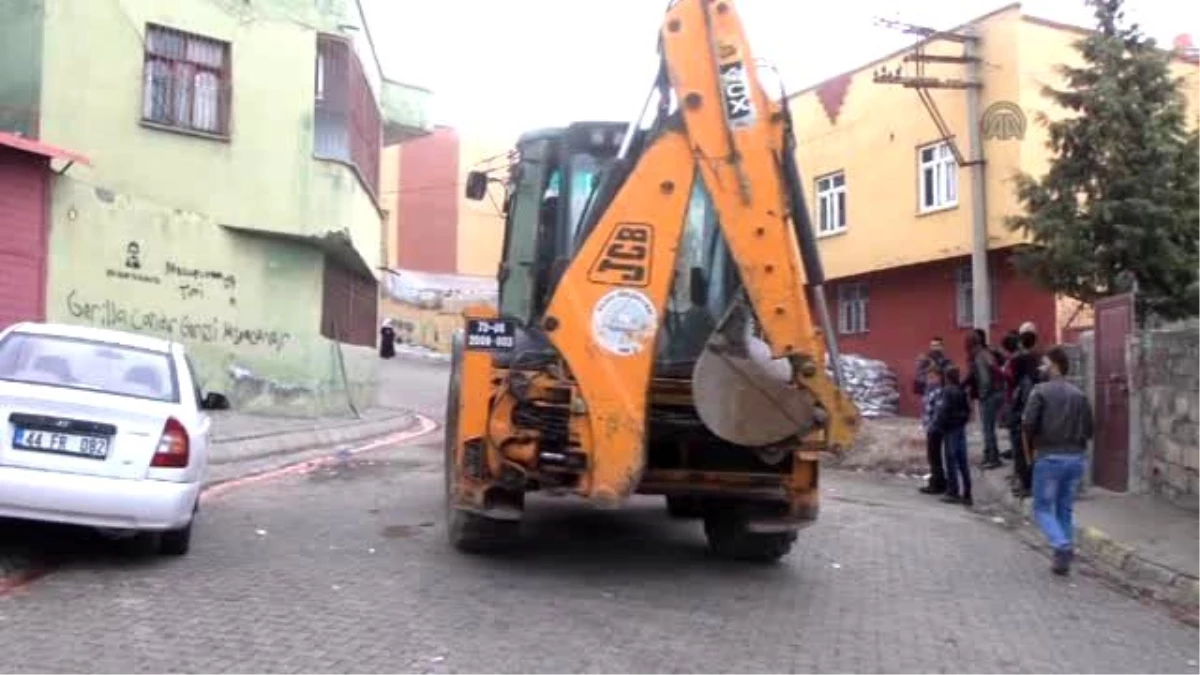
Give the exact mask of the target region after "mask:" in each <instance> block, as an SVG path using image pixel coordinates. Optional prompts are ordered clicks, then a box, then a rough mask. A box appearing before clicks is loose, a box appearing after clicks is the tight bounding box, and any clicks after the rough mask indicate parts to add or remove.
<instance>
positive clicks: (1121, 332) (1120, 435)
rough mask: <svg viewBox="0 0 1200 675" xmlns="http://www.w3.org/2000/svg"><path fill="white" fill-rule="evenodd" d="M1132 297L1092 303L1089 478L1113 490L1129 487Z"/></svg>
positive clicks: (1118, 490) (1121, 296) (1126, 295)
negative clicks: (1093, 377)
mask: <svg viewBox="0 0 1200 675" xmlns="http://www.w3.org/2000/svg"><path fill="white" fill-rule="evenodd" d="M1133 315H1134V310H1133V296H1132V295H1129V294H1123V295H1116V296H1113V297H1111V298H1105V299H1103V300H1100V301H1098V302H1096V400H1095V401H1094V409H1095V413H1096V439H1095V452H1094V455H1093V464H1094V466H1093V470H1092V474H1093V478H1094V480H1095V483H1096V485H1098V486H1100V487H1102V488H1106V489H1109V490H1116V491H1117V492H1125V491H1126V490H1128V489H1129V370H1128V364H1127V363H1126V362H1125V344H1126V341H1127V339H1128V337H1129V334H1130V333H1131V332H1132V331H1133Z"/></svg>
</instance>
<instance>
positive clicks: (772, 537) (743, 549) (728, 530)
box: [704, 509, 797, 563]
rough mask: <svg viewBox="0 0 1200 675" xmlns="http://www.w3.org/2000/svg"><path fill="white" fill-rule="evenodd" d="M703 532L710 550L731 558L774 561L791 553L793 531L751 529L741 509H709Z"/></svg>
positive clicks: (759, 561)
mask: <svg viewBox="0 0 1200 675" xmlns="http://www.w3.org/2000/svg"><path fill="white" fill-rule="evenodd" d="M704 534H705V536H706V537H707V538H708V548H709V550H711V551H712V552H713V553H715V554H717V555H719V556H721V557H723V558H730V559H733V560H742V561H746V562H758V563H773V562H777V561H778V560H779V559H780V558H783V557H784V556H785V555H787V554H788V553H790V552H791V550H792V546H793V545H794V544H795V543H796V539H797V535H796V532H794V531H792V532H751V531H750V528H749V526H748V521H747V519H746V516H745V513H744V512H739V510H736V509H729V510H727V509H710V510H709V511H708V512H707V513H706V514H705V515H704Z"/></svg>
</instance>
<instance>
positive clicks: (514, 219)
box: [466, 122, 738, 377]
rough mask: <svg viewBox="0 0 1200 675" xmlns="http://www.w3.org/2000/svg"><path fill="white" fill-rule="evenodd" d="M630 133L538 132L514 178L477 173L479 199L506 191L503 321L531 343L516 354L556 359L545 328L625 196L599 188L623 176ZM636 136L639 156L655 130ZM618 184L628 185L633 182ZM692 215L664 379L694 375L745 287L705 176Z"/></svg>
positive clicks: (669, 321)
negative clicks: (615, 201) (496, 187)
mask: <svg viewBox="0 0 1200 675" xmlns="http://www.w3.org/2000/svg"><path fill="white" fill-rule="evenodd" d="M627 129H628V125H627V123H624V122H578V123H575V124H572V125H570V126H567V127H565V128H552V129H542V130H538V131H533V132H529V133H526V134H524V135H522V136H521V137H520V139H518V141H517V148H516V149H517V157H518V159H517V160H516V161H515V162H514V163H513V164H512V165H511V166H510V167H509V175H508V177H507V180H506V181H501V180H499V179H493V178H490V177H489V176H488V175H487V174H484V173H482V172H477V171H472V172H471V173H470V174H469V175H468V177H467V190H466V192H467V197H468V198H469V199H473V200H480V199H484V198H486V195H487V192H488V187H489V184H491V183H501V182H502V183H503V184H504V188H505V192H506V196H505V200H504V216H505V223H504V246H503V259H502V260H501V262H500V269H499V273H498V279H499V282H500V314H501V316H503V317H505V318H510V319H515V320H516V321H517V322H518V323H519V325H520V327H519V329H518V336H517V341H518V343H522V342H523V343H525V344H526V346H525V348H524V349H523V348H522V347H521V346H520V345H519V346H518V347H517V348H516V349H514V350H513V351H514V354H515V353H519V352H522V351H526V352H529V351H531V349H530V347H533V345H532V344H530V342H540V343H543V344H544V348H545V349H546V350H548V352H549V354H552V353H553V350H552V349H551V348H550V347H549V343H548V342H547V341H546V340H545V337H544V336H543V335H542V334H541V330H540V328H539V325H540V321H541V318H542V316H543V313H544V312H545V309H546V306H547V305H548V304H549V303H550V299H551V297H552V295H553V293H554V289H555V288H556V287H557V285H558V280H559V278H560V277H561V276H562V274H563V272H564V271H565V270H566V268H567V265H568V264H569V263H570V261H571V259H572V257H573V256H574V254H575V252H576V251H577V250H578V248H579V247H580V245H581V244H582V242H583V240H584V239H585V238H586V236H587V233H588V232H589V231H590V230H591V228H592V227H593V226H594V225H595V219H596V218H597V217H598V216H599V214H600V213H602V212H603V211H604V209H605V207H606V206H607V202H608V201H609V200H611V198H612V196H613V194H615V191H613V190H603V191H602V190H600V189H599V188H600V187H601V184H602V181H603V178H604V176H605V174H606V173H619V172H621V171H622V168H623V167H622V165H621V164H620V163H618V162H616V158H617V155H618V152H619V151H620V147H621V143H622V141H623V140H624V136H625V133H626V130H627ZM635 134H636V135H635V137H634V138H633V139H632V147H631V150H632V153H634V154H636V152H637V148H638V146H639V145H640V144H641V143H642V142H643V141H644V136H645V132H644V131H642V130H638V131H636V132H635ZM613 178H615V179H616V182H615V185H616V186H619V185H620V184H621V183H622V182H623V181H624V178H626V176H614V177H613ZM618 189H619V188H618ZM606 193H607V194H606ZM686 217H687V223H686V225H685V228H684V231H683V235H682V237H681V240H680V249H679V257H678V261H677V264H676V269H675V281H674V283H673V285H672V289H671V294H670V296H669V298H668V301H667V307H666V312H665V316H664V318H663V330H664V331H665V333H664V334H663V335H662V336H661V339H659V341H658V345H659V346H658V355H657V359H656V365H655V372H656V374H657V375H659V376H666V377H687V376H689V375H690V373H691V368H692V366H693V364H694V363H695V360H696V358H697V357H698V355H699V353H700V350H701V349H702V348H703V346H704V344H705V342H706V341H707V340H708V337H709V335H710V334H711V332H712V330H713V327H714V326H715V325H716V323H717V321H718V320H719V319H720V317H721V316H722V315H723V314H724V312H725V310H726V308H727V307H728V306H729V303H730V302H731V301H732V299H733V294H734V291H735V289H736V288H737V287H738V277H737V270H736V266H735V265H734V262H733V259H732V256H731V255H730V253H729V250H728V247H727V246H726V244H725V240H724V237H722V236H721V230H720V228H719V227H718V224H717V217H716V212H715V210H714V208H713V205H712V201H711V199H710V198H709V195H708V192H707V190H706V189H705V188H704V183H703V181H702V180H700V178H699V176H697V177H696V180H694V181H693V189H692V195H691V201H690V203H689V206H688V210H687V216H686ZM533 350H537V351H541V349H538V348H537V347H533ZM497 356H499V357H501V358H503V357H502V356H501V355H500V354H498V355H497Z"/></svg>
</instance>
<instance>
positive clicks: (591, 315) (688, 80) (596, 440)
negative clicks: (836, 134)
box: [541, 0, 859, 506]
mask: <svg viewBox="0 0 1200 675" xmlns="http://www.w3.org/2000/svg"><path fill="white" fill-rule="evenodd" d="M661 51H662V59H663V72H664V74H665V75H666V77H667V80H668V81H667V83H666V84H667V87H668V88H669V90H670V92H673V94H674V97H675V99H676V101H677V102H678V106H679V113H678V114H676V115H671V116H669V118H660V122H659V123H658V124H657V126H656V127H654V128H652V130H651V133H650V134H649V135H648V136H647V140H646V141H645V144H644V147H642V148H640V149H639V150H638V152H637V156H636V158H635V159H634V160H632V161H631V163H630V166H629V167H628V168H627V169H626V173H625V175H624V176H623V177H621V178H620V184H619V186H618V187H616V188H615V190H614V191H613V194H612V195H611V198H610V199H606V200H604V201H602V202H600V203H598V204H597V211H596V214H597V215H595V216H594V217H593V218H592V223H594V224H593V225H592V226H591V227H590V229H589V230H588V231H587V235H586V237H585V238H584V239H583V241H582V242H581V244H580V246H579V248H578V250H577V251H576V254H575V255H574V257H573V259H572V261H571V262H570V264H569V265H568V266H567V268H566V270H565V272H564V273H563V275H562V276H561V278H560V279H559V281H558V283H557V286H556V288H555V291H554V293H553V295H552V297H551V299H550V302H549V304H548V306H547V309H546V312H545V314H544V317H543V320H542V326H541V327H542V329H543V330H544V331H545V334H546V335H547V336H548V338H549V340H550V341H551V342H552V344H553V345H554V347H555V348H556V349H557V350H558V352H559V353H560V354H561V355H562V357H563V359H564V360H565V362H566V365H567V367H568V368H569V370H570V374H571V376H572V378H573V379H574V380H575V381H576V382H577V383H578V387H579V391H580V394H581V399H582V405H583V406H586V415H584V416H583V419H586V420H587V425H586V426H587V428H586V429H584V430H582V434H581V435H583V436H585V438H584V439H583V440H584V441H585V442H584V445H585V446H587V447H589V448H590V452H589V454H590V456H591V465H590V471H589V472H588V473H587V475H586V476H584V478H583V484H581V485H580V488H581V492H582V493H584V494H587V495H589V496H590V497H591V498H592V499H594V500H596V501H598V502H600V503H607V504H610V505H614V506H615V505H616V504H617V503H619V502H620V501H621V500H623V499H624V498H625V497H627V496H628V495H629V494H630V493H631V492H632V491H633V490H634V489H635V488H636V486H637V484H638V482H639V480H640V479H641V477H642V474H643V471H644V469H645V465H644V463H645V451H644V445H645V438H646V428H647V419H646V416H647V407H648V405H647V404H648V396H649V391H650V387H651V377H652V372H653V366H654V354H655V346H656V338H657V335H658V332H659V330H660V327H661V318H662V315H663V313H664V307H665V305H666V302H667V296H668V293H669V292H670V289H671V284H672V281H673V279H674V270H675V265H676V257H677V254H678V250H679V246H680V238H681V233H682V230H683V226H684V222H685V216H686V209H687V204H688V199H689V196H690V195H691V192H692V187H693V181H695V180H702V181H703V183H704V186H705V187H706V188H707V190H708V192H709V194H710V195H711V198H712V202H713V205H714V207H715V210H716V212H717V214H718V217H719V221H720V228H721V231H722V234H723V235H724V237H725V239H726V241H727V242H728V245H729V249H730V252H731V254H732V257H733V259H734V261H735V263H736V265H737V268H738V270H739V272H740V277H741V280H742V284H743V287H744V289H745V293H746V295H747V297H748V299H749V305H750V309H751V310H752V311H753V315H754V318H755V320H756V324H757V326H758V328H759V330H760V331H761V334H762V336H763V338H764V340H765V342H766V344H767V345H768V346H769V349H770V355H771V356H772V357H774V358H776V359H786V361H787V362H788V363H790V365H791V366H792V368H791V370H792V375H791V382H790V383H789V384H790V386H791V387H793V388H794V389H795V390H798V391H802V392H805V394H806V395H807V396H809V397H810V398H811V400H812V401H813V403H814V408H815V409H816V410H818V411H819V413H818V414H816V415H813V416H811V417H810V418H809V419H810V421H812V422H813V423H812V424H805V423H804V422H801V421H798V422H797V424H796V429H795V437H796V439H797V441H799V440H800V439H811V438H812V437H813V434H814V429H813V427H815V428H816V429H817V432H818V435H819V436H821V444H822V445H823V446H824V447H829V448H837V447H848V446H849V445H850V444H851V443H852V442H853V439H854V435H855V433H856V428H857V425H858V419H859V418H858V412H857V409H856V408H855V406H854V404H853V403H852V402H851V401H850V399H849V398H848V397H846V396H845V394H844V393H843V392H842V391H841V390H840V389H839V388H838V387H837V385H836V383H835V382H834V381H833V380H832V379H831V378H829V377H828V376H827V375H826V371H825V354H826V344H825V336H824V335H823V332H822V331H821V330H820V328H819V327H818V326H817V325H816V324H815V323H814V317H813V311H812V310H811V308H810V304H809V300H808V298H807V297H806V284H807V282H808V281H809V280H808V279H807V275H806V273H805V264H804V258H803V257H802V253H801V246H802V245H808V246H812V241H811V237H809V238H805V237H803V236H801V235H799V234H797V228H796V227H794V225H793V222H802V223H804V224H807V217H806V214H803V213H796V212H794V211H796V210H797V208H800V209H802V208H803V201H802V198H800V196H799V195H798V194H797V192H798V185H799V181H798V177H797V176H795V169H794V160H793V159H791V158H789V157H786V156H785V153H789V152H791V147H790V143H789V137H788V133H789V132H790V129H789V128H788V126H787V125H788V124H789V123H790V120H788V119H787V113H786V110H785V108H783V107H782V106H781V105H780V104H779V103H776V102H774V101H772V100H771V99H770V98H769V97H768V96H767V95H766V92H765V90H764V88H763V86H762V84H761V83H760V81H759V78H758V74H757V69H756V67H755V65H754V64H755V61H754V59H753V56H752V54H751V52H750V49H749V46H748V44H747V40H746V37H745V34H744V32H743V28H742V25H741V22H740V20H739V18H738V16H737V14H736V11H735V9H734V6H733V2H731V1H729V0H718V1H713V0H679V1H678V2H676V3H674V4H672V5H671V7H670V8H669V9H668V10H667V12H666V18H665V22H664V24H663V28H662V31H661ZM789 172H790V175H789ZM603 191H604V190H603V188H601V190H600V192H603ZM797 205H799V206H797ZM797 219H800V220H797ZM800 232H801V233H802V232H803V230H800ZM806 241H807V244H806ZM807 255H809V256H815V250H813V251H808V253H807ZM577 412H578V411H577Z"/></svg>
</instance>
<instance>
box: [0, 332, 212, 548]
mask: <svg viewBox="0 0 1200 675" xmlns="http://www.w3.org/2000/svg"><path fill="white" fill-rule="evenodd" d="M228 407H229V401H228V400H227V399H226V398H225V397H224V396H222V395H221V394H217V393H215V392H213V393H209V394H208V395H207V396H205V395H202V394H201V392H200V387H199V385H198V383H197V380H196V373H195V370H194V369H193V367H192V364H191V360H190V359H189V358H188V356H187V353H186V351H185V350H184V347H183V345H181V344H179V343H177V342H170V341H167V340H161V339H158V338H153V337H147V336H144V335H136V334H132V333H124V332H118V331H111V330H103V329H98V328H90V327H85V326H71V325H62V324H50V323H20V324H16V325H14V326H10V327H9V328H7V329H5V330H4V331H0V424H3V435H2V436H0V517H8V518H19V519H25V520H35V521H48V522H56V523H68V524H72V525H82V526H88V527H94V528H98V529H101V530H106V531H109V532H114V531H115V532H118V533H122V534H134V535H136V536H139V537H141V538H143V539H144V540H146V541H147V542H149V543H151V544H153V545H155V546H156V547H157V549H158V550H159V551H160V552H162V553H167V554H173V555H183V554H185V553H187V551H188V548H189V545H190V542H191V534H192V519H193V517H194V516H195V513H196V511H197V508H198V506H199V497H200V488H201V481H202V479H203V476H204V473H205V470H206V469H207V466H208V452H209V442H210V431H211V428H212V420H211V418H210V416H209V414H208V412H207V411H208V410H220V409H225V408H228Z"/></svg>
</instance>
